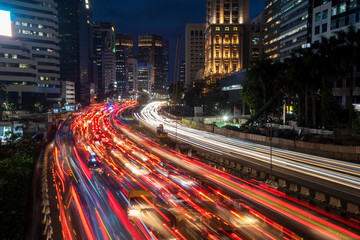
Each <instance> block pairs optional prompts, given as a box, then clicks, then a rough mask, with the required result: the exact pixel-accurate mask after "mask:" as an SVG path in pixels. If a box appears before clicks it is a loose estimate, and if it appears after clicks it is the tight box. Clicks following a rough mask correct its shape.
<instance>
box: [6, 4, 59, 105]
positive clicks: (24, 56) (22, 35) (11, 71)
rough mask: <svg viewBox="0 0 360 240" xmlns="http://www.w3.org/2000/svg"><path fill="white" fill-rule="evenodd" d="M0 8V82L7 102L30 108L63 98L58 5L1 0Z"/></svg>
mask: <svg viewBox="0 0 360 240" xmlns="http://www.w3.org/2000/svg"><path fill="white" fill-rule="evenodd" d="M0 10H2V11H1V12H0V14H2V16H1V19H2V20H1V24H0V25H1V26H0V28H1V30H0V82H2V83H3V84H4V85H5V87H6V89H5V90H6V92H7V93H8V103H10V104H13V105H14V106H15V107H17V108H22V109H26V108H28V109H30V108H32V107H33V106H34V103H36V102H38V101H40V102H42V104H45V103H51V102H58V101H61V84H60V66H59V64H60V61H59V40H58V19H57V17H56V16H57V14H58V11H57V4H56V3H55V2H54V1H53V0H47V1H46V3H45V2H44V1H38V0H33V1H30V2H25V1H13V0H0ZM4 14H5V15H4ZM40 15H41V18H40V17H39V16H40ZM9 30H10V31H9ZM2 100H3V99H2Z"/></svg>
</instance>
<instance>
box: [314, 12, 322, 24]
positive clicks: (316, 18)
mask: <svg viewBox="0 0 360 240" xmlns="http://www.w3.org/2000/svg"><path fill="white" fill-rule="evenodd" d="M320 18H321V12H318V13H316V15H315V23H319V22H320Z"/></svg>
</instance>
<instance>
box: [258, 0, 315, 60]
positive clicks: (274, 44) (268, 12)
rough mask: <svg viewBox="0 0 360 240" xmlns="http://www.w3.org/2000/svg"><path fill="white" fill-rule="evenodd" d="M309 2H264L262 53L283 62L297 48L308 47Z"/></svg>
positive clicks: (296, 0) (309, 25)
mask: <svg viewBox="0 0 360 240" xmlns="http://www.w3.org/2000/svg"><path fill="white" fill-rule="evenodd" d="M309 16H311V4H310V1H309V0H290V1H278V0H267V1H265V35H264V51H265V53H266V54H267V55H269V57H270V58H272V59H278V60H283V59H285V58H288V57H290V56H291V52H292V51H293V50H294V49H297V48H299V47H303V48H305V47H308V46H309V43H310V36H311V35H310V33H311V24H310V21H311V17H309Z"/></svg>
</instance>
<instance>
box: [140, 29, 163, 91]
mask: <svg viewBox="0 0 360 240" xmlns="http://www.w3.org/2000/svg"><path fill="white" fill-rule="evenodd" d="M138 62H139V63H144V64H146V65H149V64H150V65H151V84H152V86H153V90H154V91H155V92H157V93H166V92H167V89H168V84H169V41H168V40H164V39H163V38H162V37H161V36H159V35H155V34H150V35H143V36H139V37H138Z"/></svg>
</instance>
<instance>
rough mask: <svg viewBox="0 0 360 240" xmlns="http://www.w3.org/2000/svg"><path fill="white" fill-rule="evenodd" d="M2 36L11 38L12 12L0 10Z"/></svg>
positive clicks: (0, 32) (0, 34)
mask: <svg viewBox="0 0 360 240" xmlns="http://www.w3.org/2000/svg"><path fill="white" fill-rule="evenodd" d="M0 36H7V37H11V36H12V34H11V20H10V12H9V11H3V10H0Z"/></svg>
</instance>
